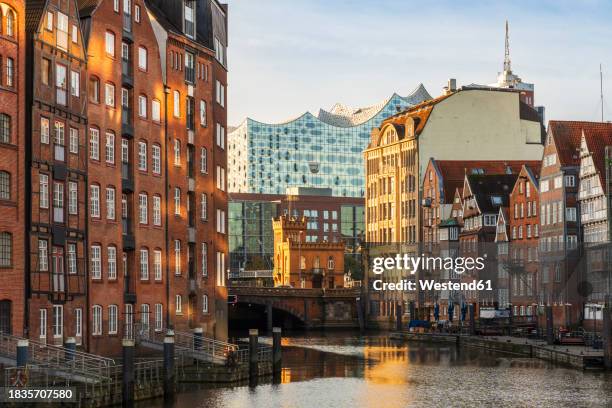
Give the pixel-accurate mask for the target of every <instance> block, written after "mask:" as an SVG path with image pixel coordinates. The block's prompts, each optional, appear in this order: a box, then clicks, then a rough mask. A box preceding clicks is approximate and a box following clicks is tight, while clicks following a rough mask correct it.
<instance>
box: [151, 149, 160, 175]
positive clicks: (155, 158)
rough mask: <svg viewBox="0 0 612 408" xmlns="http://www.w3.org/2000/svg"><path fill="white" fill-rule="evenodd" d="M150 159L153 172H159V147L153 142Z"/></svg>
mask: <svg viewBox="0 0 612 408" xmlns="http://www.w3.org/2000/svg"><path fill="white" fill-rule="evenodd" d="M151 159H152V160H151V161H152V163H151V166H152V168H153V173H155V174H161V147H160V146H159V145H156V144H154V145H153V146H151Z"/></svg>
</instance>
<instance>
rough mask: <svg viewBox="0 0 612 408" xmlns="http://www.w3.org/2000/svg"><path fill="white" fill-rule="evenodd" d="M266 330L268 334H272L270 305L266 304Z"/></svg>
mask: <svg viewBox="0 0 612 408" xmlns="http://www.w3.org/2000/svg"><path fill="white" fill-rule="evenodd" d="M266 323H267V325H266V329H267V330H268V333H270V332H272V326H273V324H274V323H273V322H272V303H268V304H267V305H266Z"/></svg>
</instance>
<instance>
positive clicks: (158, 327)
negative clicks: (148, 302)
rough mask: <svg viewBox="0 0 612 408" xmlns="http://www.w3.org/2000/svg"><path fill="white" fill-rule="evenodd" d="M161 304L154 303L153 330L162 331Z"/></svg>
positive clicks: (162, 314)
mask: <svg viewBox="0 0 612 408" xmlns="http://www.w3.org/2000/svg"><path fill="white" fill-rule="evenodd" d="M163 310H164V308H163V306H162V304H161V303H156V304H155V331H162V329H163V327H164V317H163V316H164V313H163Z"/></svg>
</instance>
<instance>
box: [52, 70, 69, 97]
mask: <svg viewBox="0 0 612 408" xmlns="http://www.w3.org/2000/svg"><path fill="white" fill-rule="evenodd" d="M67 71H68V70H67V68H66V67H65V66H64V65H61V64H55V88H56V93H55V97H56V101H57V103H58V104H59V105H66V104H67V102H68V101H67V99H66V89H67V85H68V84H67V78H66V77H67V75H68V72H67Z"/></svg>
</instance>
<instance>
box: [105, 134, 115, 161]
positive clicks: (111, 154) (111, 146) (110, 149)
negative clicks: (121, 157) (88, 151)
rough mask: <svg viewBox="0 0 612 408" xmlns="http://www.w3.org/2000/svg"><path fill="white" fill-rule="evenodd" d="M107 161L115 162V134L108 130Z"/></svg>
mask: <svg viewBox="0 0 612 408" xmlns="http://www.w3.org/2000/svg"><path fill="white" fill-rule="evenodd" d="M105 158H106V162H107V163H110V164H114V163H115V134H114V133H112V132H106V156H105Z"/></svg>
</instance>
